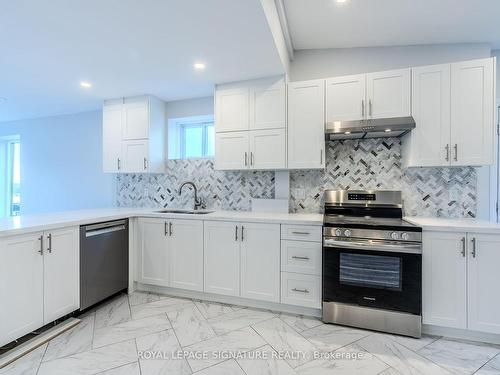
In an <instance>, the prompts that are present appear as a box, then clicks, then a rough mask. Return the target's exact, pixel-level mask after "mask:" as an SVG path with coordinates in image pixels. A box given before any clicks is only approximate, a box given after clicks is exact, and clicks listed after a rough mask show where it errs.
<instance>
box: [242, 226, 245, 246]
mask: <svg viewBox="0 0 500 375" xmlns="http://www.w3.org/2000/svg"><path fill="white" fill-rule="evenodd" d="M244 230H245V227H244V226H243V225H242V226H241V241H242V242H243V241H244V240H245V237H244V235H243V231H244Z"/></svg>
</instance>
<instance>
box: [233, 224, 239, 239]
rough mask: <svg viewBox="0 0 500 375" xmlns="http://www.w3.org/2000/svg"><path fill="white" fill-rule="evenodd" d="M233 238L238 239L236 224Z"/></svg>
mask: <svg viewBox="0 0 500 375" xmlns="http://www.w3.org/2000/svg"><path fill="white" fill-rule="evenodd" d="M234 240H235V241H238V226H237V225H235V226H234Z"/></svg>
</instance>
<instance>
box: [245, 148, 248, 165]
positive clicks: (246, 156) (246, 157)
mask: <svg viewBox="0 0 500 375" xmlns="http://www.w3.org/2000/svg"><path fill="white" fill-rule="evenodd" d="M246 166H248V153H247V152H246V151H245V167H246Z"/></svg>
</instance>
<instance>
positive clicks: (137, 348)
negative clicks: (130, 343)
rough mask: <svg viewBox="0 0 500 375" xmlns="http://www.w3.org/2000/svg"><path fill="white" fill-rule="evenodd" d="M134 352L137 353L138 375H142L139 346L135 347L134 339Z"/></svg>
mask: <svg viewBox="0 0 500 375" xmlns="http://www.w3.org/2000/svg"><path fill="white" fill-rule="evenodd" d="M134 344H135V350H136V352H137V365H138V366H139V374H140V375H142V369H141V362H140V361H139V346H138V345H137V339H134Z"/></svg>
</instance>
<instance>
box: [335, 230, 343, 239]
mask: <svg viewBox="0 0 500 375" xmlns="http://www.w3.org/2000/svg"><path fill="white" fill-rule="evenodd" d="M335 235H336V236H337V237H339V236H342V231H341V230H340V229H337V230H335Z"/></svg>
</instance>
